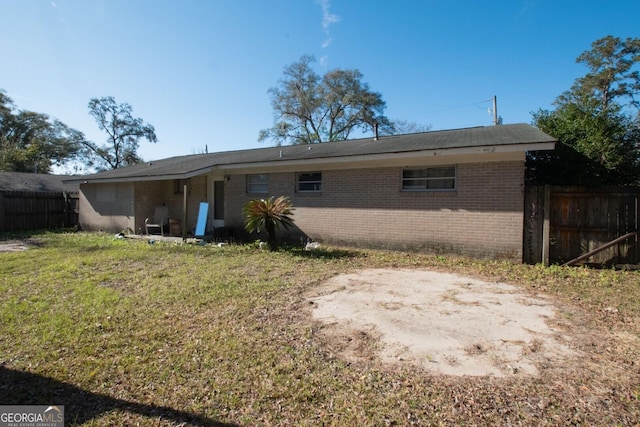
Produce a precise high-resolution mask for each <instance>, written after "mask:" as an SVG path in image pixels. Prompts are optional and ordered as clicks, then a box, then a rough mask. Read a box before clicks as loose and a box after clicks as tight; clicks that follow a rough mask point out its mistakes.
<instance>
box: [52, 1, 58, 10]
mask: <svg viewBox="0 0 640 427" xmlns="http://www.w3.org/2000/svg"><path fill="white" fill-rule="evenodd" d="M51 7H52V8H54V9H55V8H56V7H58V5H57V4H56V2H54V1H52V2H51Z"/></svg>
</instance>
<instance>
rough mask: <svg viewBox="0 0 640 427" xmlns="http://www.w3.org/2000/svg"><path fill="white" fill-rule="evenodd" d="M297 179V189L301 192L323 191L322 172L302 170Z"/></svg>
mask: <svg viewBox="0 0 640 427" xmlns="http://www.w3.org/2000/svg"><path fill="white" fill-rule="evenodd" d="M296 181H297V186H296V190H297V191H298V192H300V193H319V192H320V191H322V172H300V173H298V175H297V180H296Z"/></svg>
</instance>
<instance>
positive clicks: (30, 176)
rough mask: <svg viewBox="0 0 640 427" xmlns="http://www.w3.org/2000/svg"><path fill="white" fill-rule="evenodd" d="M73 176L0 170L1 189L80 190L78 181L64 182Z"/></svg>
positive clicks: (69, 191)
mask: <svg viewBox="0 0 640 427" xmlns="http://www.w3.org/2000/svg"><path fill="white" fill-rule="evenodd" d="M66 178H73V177H71V176H63V175H49V174H43V173H24V172H0V191H36V192H52V193H61V192H65V191H66V192H68V193H73V192H78V191H79V187H78V184H77V183H73V182H64V180H65V179H66Z"/></svg>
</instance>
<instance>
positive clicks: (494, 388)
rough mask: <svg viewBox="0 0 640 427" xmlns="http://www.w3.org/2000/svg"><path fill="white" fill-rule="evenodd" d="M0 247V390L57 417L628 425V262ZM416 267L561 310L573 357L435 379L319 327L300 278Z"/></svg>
mask: <svg viewBox="0 0 640 427" xmlns="http://www.w3.org/2000/svg"><path fill="white" fill-rule="evenodd" d="M29 241H30V242H31V243H33V247H32V248H31V249H29V250H28V251H24V252H4V253H0V331H1V334H0V404H36V403H37V404H62V405H65V412H66V418H67V425H75V424H83V423H84V424H85V425H105V426H106V425H154V426H155V425H242V426H255V425H291V426H298V425H310V426H316V425H336V426H351V425H364V426H385V425H389V426H391V425H397V426H400V425H495V424H498V425H507V424H509V423H510V424H511V425H532V426H533V425H536V426H537V425H566V424H574V425H607V426H611V425H634V423H636V422H638V420H640V366H639V363H640V362H639V355H640V344H639V342H638V339H637V337H638V335H640V274H639V273H638V272H624V271H612V270H600V271H598V270H588V269H584V268H562V267H551V268H544V267H542V266H523V265H513V264H510V263H505V262H497V261H478V260H473V259H467V258H459V257H446V256H440V255H438V256H436V255H426V254H414V253H400V252H387V251H365V250H355V249H353V250H352V249H345V248H323V249H321V250H319V251H316V252H305V251H303V250H299V249H289V250H281V251H279V252H274V253H272V252H268V251H262V250H260V249H258V248H257V247H256V246H255V245H244V246H241V245H237V246H236V245H229V246H225V247H222V248H219V247H215V246H194V245H175V244H169V243H166V244H165V243H156V244H153V245H152V244H148V243H146V242H145V241H141V240H132V239H116V238H114V237H113V236H112V235H104V234H89V233H86V234H85V233H77V234H55V233H42V234H37V235H33V236H30V238H29ZM369 267H399V268H400V267H402V268H407V267H408V268H413V267H415V268H429V269H436V270H440V271H449V272H458V273H463V274H467V275H470V276H474V277H478V278H483V279H489V280H500V281H503V282H508V283H512V284H515V285H519V286H521V287H522V288H523V290H526V291H530V292H544V293H546V294H548V295H551V296H552V297H554V298H557V300H558V302H559V303H560V304H565V305H566V306H567V307H569V308H570V309H569V310H566V312H565V313H571V314H566V315H567V316H571V317H573V318H574V319H573V320H574V321H575V322H576V324H578V325H580V328H582V329H584V330H585V331H588V333H586V334H584V335H583V336H582V338H581V339H579V340H577V341H576V342H575V346H576V348H577V349H578V350H580V351H583V352H584V354H585V355H586V356H585V357H584V358H583V359H582V360H580V361H578V362H576V364H575V365H572V366H566V367H564V369H562V370H555V369H552V370H544V369H543V370H542V373H541V375H540V377H536V378H530V379H526V380H523V379H522V378H519V379H518V380H513V379H508V378H507V379H495V378H453V377H438V376H432V375H429V374H427V373H424V372H421V371H419V370H418V369H416V368H411V367H404V368H398V367H394V368H389V367H387V366H384V365H381V364H379V363H378V362H376V361H375V360H372V361H369V362H362V363H350V362H348V361H347V360H345V359H343V358H341V357H340V355H339V354H338V353H337V352H336V351H334V350H335V348H334V347H333V346H331V345H329V344H328V343H326V342H324V341H323V339H322V338H321V334H318V329H319V328H321V325H318V324H316V323H315V322H314V321H313V319H311V317H310V308H309V304H308V303H307V302H306V300H305V299H304V297H303V292H304V291H305V290H306V289H308V288H310V287H313V286H315V285H316V284H318V283H319V282H321V281H323V280H325V279H327V278H329V277H331V276H333V275H335V274H338V273H342V272H352V271H354V270H356V269H359V268H369Z"/></svg>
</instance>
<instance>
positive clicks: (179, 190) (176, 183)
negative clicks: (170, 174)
mask: <svg viewBox="0 0 640 427" xmlns="http://www.w3.org/2000/svg"><path fill="white" fill-rule="evenodd" d="M185 185H186V186H187V191H190V190H188V188H189V187H188V185H189V180H188V179H174V180H173V194H184V186H185Z"/></svg>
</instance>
